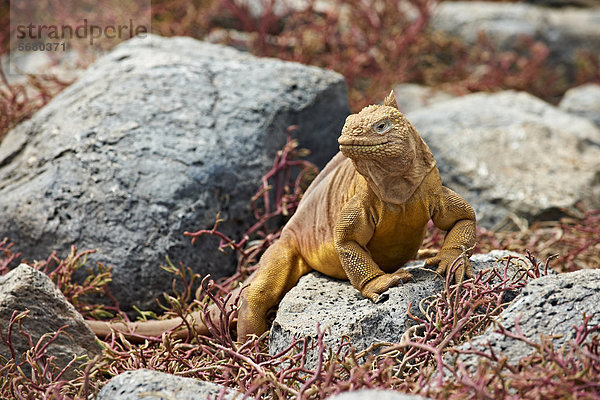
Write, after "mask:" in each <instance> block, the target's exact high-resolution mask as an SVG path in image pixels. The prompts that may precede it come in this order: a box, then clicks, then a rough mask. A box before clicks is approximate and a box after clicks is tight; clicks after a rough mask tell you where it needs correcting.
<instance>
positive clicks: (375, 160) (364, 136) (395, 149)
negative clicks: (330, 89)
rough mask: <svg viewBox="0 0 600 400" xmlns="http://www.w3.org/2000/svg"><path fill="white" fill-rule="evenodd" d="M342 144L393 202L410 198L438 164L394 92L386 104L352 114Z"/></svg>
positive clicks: (377, 189)
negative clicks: (403, 111) (401, 107)
mask: <svg viewBox="0 0 600 400" xmlns="http://www.w3.org/2000/svg"><path fill="white" fill-rule="evenodd" d="M338 143H339V145H340V151H341V152H342V153H343V154H344V155H345V156H346V157H348V158H350V159H351V160H352V161H353V163H354V165H355V167H356V169H357V171H358V172H359V173H360V174H361V175H363V176H364V177H365V179H366V180H367V182H368V183H369V186H370V187H371V188H372V189H373V190H374V191H375V192H376V193H377V194H378V195H379V196H380V197H381V198H383V200H385V201H389V202H396V203H402V202H404V201H406V200H407V199H408V198H409V197H410V196H411V195H412V193H414V191H415V189H416V188H417V187H418V186H419V185H420V184H421V182H422V181H423V179H424V178H425V176H427V174H428V173H429V172H430V171H431V169H432V168H433V167H434V166H435V160H434V158H433V155H432V154H431V151H430V150H429V147H428V146H427V144H425V142H424V141H423V139H421V137H420V136H419V134H418V133H417V131H416V129H415V128H414V127H413V126H412V124H411V123H410V122H409V121H408V120H407V119H406V117H404V115H402V113H401V112H400V111H399V110H398V104H397V103H396V97H395V96H394V92H393V91H392V92H390V94H389V95H388V97H387V98H386V99H385V102H384V104H383V105H373V106H368V107H365V108H363V109H362V110H361V111H360V112H359V113H358V114H353V115H350V116H349V117H348V118H347V119H346V123H345V125H344V128H343V129H342V134H341V136H340V137H339V139H338Z"/></svg>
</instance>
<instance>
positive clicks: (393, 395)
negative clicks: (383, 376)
mask: <svg viewBox="0 0 600 400" xmlns="http://www.w3.org/2000/svg"><path fill="white" fill-rule="evenodd" d="M372 399H377V400H427V399H428V398H427V397H423V396H416V395H413V394H406V393H400V392H395V391H393V390H377V389H363V390H356V391H354V392H344V393H340V394H336V395H334V396H331V397H328V398H327V400H372Z"/></svg>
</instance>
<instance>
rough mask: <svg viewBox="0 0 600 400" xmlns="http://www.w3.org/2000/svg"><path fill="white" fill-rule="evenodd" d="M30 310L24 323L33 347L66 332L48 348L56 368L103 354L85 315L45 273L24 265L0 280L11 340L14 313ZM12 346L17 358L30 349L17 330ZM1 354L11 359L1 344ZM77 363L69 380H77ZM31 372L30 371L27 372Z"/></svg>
mask: <svg viewBox="0 0 600 400" xmlns="http://www.w3.org/2000/svg"><path fill="white" fill-rule="evenodd" d="M25 310H29V315H28V316H27V317H26V318H25V319H24V320H23V330H24V331H25V332H27V333H29V334H30V335H31V338H32V340H33V343H34V344H36V343H37V342H38V340H39V339H40V338H41V337H42V336H43V335H45V334H51V333H54V332H56V331H58V329H60V328H61V327H63V326H67V327H66V329H64V330H63V332H62V333H61V334H60V335H59V337H58V338H57V339H56V340H55V341H54V342H53V343H51V344H50V345H49V346H48V351H47V354H48V355H52V356H54V357H55V365H56V366H57V367H58V368H59V369H62V368H63V367H64V366H66V365H67V364H68V363H69V362H71V360H73V356H75V355H77V356H85V355H87V356H88V358H89V359H92V358H94V357H95V356H96V355H99V354H100V353H101V352H102V348H101V347H100V345H99V344H98V343H97V342H96V336H94V333H93V332H92V331H91V330H90V328H89V327H88V326H87V325H86V323H85V321H84V320H83V317H82V316H81V314H79V313H78V312H77V311H76V310H75V308H74V307H73V306H72V305H71V303H69V302H68V301H67V299H65V296H63V294H62V293H61V292H60V290H58V288H57V287H56V286H55V285H54V283H53V282H52V281H51V280H50V278H48V276H47V275H45V274H44V273H42V272H40V271H38V270H36V269H34V268H32V267H30V266H29V265H26V264H21V265H19V266H18V267H17V268H15V269H13V270H12V271H10V272H9V273H7V274H6V275H4V276H0V327H1V329H2V335H3V336H4V337H7V332H8V331H7V329H8V326H9V321H10V319H11V316H12V315H13V313H14V312H22V311H25ZM12 344H13V346H14V349H15V353H16V356H17V358H18V359H19V360H20V357H21V355H22V354H23V353H24V352H25V351H27V350H29V349H30V345H29V341H28V339H27V338H26V337H25V336H23V335H22V334H20V333H19V330H18V327H17V326H14V327H13V332H12ZM0 354H1V355H2V357H5V358H6V359H10V357H11V353H10V349H9V348H8V347H7V346H6V345H5V344H4V342H0ZM79 366H80V364H78V363H77V362H76V363H75V364H74V365H73V366H72V367H71V368H70V369H69V371H68V372H67V374H66V375H65V377H67V378H74V377H75V376H76V374H75V367H79ZM25 369H27V368H25Z"/></svg>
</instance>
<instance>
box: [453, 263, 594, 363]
mask: <svg viewBox="0 0 600 400" xmlns="http://www.w3.org/2000/svg"><path fill="white" fill-rule="evenodd" d="M598 304H600V270H597V269H594V270H580V271H576V272H570V273H564V274H557V275H549V276H544V277H541V278H538V279H535V280H533V281H531V282H530V283H529V284H528V285H527V286H526V287H525V288H523V290H522V291H521V293H520V294H519V295H518V296H517V297H516V298H515V299H514V300H513V302H512V303H511V304H510V305H509V306H508V307H507V308H506V310H504V311H503V312H502V314H501V315H500V317H499V320H498V322H499V323H500V324H501V325H502V326H503V327H504V329H506V330H507V331H509V332H512V333H517V332H516V324H517V321H518V324H519V327H520V329H521V331H522V332H523V334H524V335H525V337H527V338H528V339H530V340H533V341H536V342H539V340H540V335H544V336H546V337H549V336H554V335H556V337H554V338H553V339H552V343H553V344H554V348H555V349H559V348H560V347H562V346H563V345H565V344H567V343H568V341H569V340H572V339H574V338H575V330H574V329H573V327H574V326H579V325H581V324H582V322H583V314H584V313H585V314H586V315H588V316H593V317H592V319H591V320H590V324H591V325H596V324H599V323H600V313H599V312H598ZM496 330H497V327H495V326H491V327H490V328H489V329H488V330H487V331H486V332H485V333H484V334H483V335H481V336H478V337H477V338H476V339H474V340H473V341H472V342H470V343H465V344H463V345H461V346H460V347H459V349H462V350H468V349H477V350H481V351H489V348H488V347H487V344H488V343H489V344H490V345H491V346H492V348H493V349H494V352H495V354H497V355H498V354H502V355H503V356H506V357H507V358H508V362H509V363H516V362H518V360H520V359H521V358H523V357H526V356H527V355H529V354H530V353H531V352H532V351H533V349H532V348H531V347H530V346H528V345H526V344H525V343H523V342H522V341H518V340H516V339H511V338H509V337H507V336H505V335H503V334H500V333H498V332H496ZM457 360H458V361H460V362H462V363H464V364H466V365H467V366H475V362H476V359H475V358H474V357H473V356H471V355H468V354H464V355H460V356H459V357H458V359H457Z"/></svg>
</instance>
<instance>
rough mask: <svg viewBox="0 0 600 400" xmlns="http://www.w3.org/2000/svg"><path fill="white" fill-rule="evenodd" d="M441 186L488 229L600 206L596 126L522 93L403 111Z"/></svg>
mask: <svg viewBox="0 0 600 400" xmlns="http://www.w3.org/2000/svg"><path fill="white" fill-rule="evenodd" d="M407 118H408V119H409V120H410V121H411V122H412V123H413V124H414V125H415V127H416V128H417V130H418V131H419V133H420V134H421V136H422V137H423V138H424V139H425V141H426V142H427V144H428V145H429V147H430V149H431V151H432V152H433V154H434V156H435V158H436V161H437V164H438V167H439V169H440V172H441V174H442V178H443V181H444V184H445V185H447V186H449V187H450V188H452V189H453V190H455V191H456V192H458V193H460V194H461V195H462V196H463V197H464V198H465V199H466V200H467V201H469V202H470V203H471V205H473V207H474V208H475V211H476V213H477V222H478V224H479V225H482V226H484V227H487V228H493V227H494V226H495V225H497V224H498V223H501V222H502V221H503V220H504V219H505V218H508V217H509V216H511V215H516V216H518V217H520V218H524V219H526V220H529V221H534V220H549V219H557V218H559V217H560V216H562V215H564V212H565V211H567V212H569V211H574V210H575V209H576V207H575V205H576V204H577V203H581V204H583V205H585V206H587V207H594V206H597V205H598V204H599V203H600V129H598V127H596V126H595V125H594V124H593V123H592V122H590V121H589V120H587V119H585V118H581V117H578V116H575V115H572V114H569V113H566V112H564V111H562V110H559V109H558V108H556V107H554V106H552V105H550V104H548V103H545V102H543V101H541V100H539V99H537V98H535V97H533V96H531V95H529V94H527V93H524V92H521V93H519V92H513V91H506V92H498V93H493V94H486V93H476V94H472V95H468V96H463V97H459V98H456V99H454V100H451V101H445V102H443V103H437V104H433V105H431V106H429V107H425V108H422V109H419V110H416V111H414V112H411V113H408V114H407Z"/></svg>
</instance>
